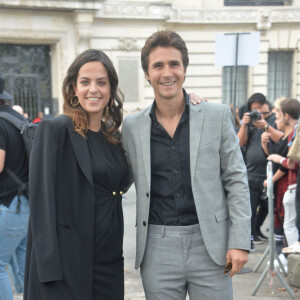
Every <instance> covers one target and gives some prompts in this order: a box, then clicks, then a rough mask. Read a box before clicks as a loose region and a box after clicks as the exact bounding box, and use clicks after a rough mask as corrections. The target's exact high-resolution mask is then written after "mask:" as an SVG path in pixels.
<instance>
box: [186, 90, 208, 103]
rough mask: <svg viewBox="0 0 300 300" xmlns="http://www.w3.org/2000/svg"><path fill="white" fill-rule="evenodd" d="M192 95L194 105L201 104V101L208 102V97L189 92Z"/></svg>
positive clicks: (191, 99) (191, 100)
mask: <svg viewBox="0 0 300 300" xmlns="http://www.w3.org/2000/svg"><path fill="white" fill-rule="evenodd" d="M189 96H190V102H191V103H192V104H193V105H197V104H200V103H201V102H203V101H205V102H207V100H206V99H203V98H202V97H200V96H198V95H196V94H194V93H191V94H189Z"/></svg>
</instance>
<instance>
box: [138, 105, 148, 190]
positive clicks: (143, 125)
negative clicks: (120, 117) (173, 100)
mask: <svg viewBox="0 0 300 300" xmlns="http://www.w3.org/2000/svg"><path fill="white" fill-rule="evenodd" d="M150 109H151V107H150V108H149V109H147V110H146V111H145V113H144V114H143V115H142V117H141V118H140V120H139V134H140V145H141V149H142V155H143V162H144V168H145V173H146V179H147V182H148V186H149V189H150V184H151V148H150V142H151V119H150V117H149V112H150Z"/></svg>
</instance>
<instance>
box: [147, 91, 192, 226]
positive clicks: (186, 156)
mask: <svg viewBox="0 0 300 300" xmlns="http://www.w3.org/2000/svg"><path fill="white" fill-rule="evenodd" d="M184 95H185V100H186V106H185V110H184V112H183V114H182V116H181V118H180V121H179V123H178V125H177V128H176V131H175V133H174V136H173V138H171V137H170V136H169V134H168V133H167V132H166V130H165V129H164V128H163V127H162V126H161V125H160V124H159V123H158V121H157V118H156V115H155V109H156V102H155V100H154V102H153V105H152V109H151V112H150V118H151V120H152V126H151V201H150V214H149V224H156V225H171V226H185V225H193V224H197V223H198V218H197V213H196V207H195V202H194V198H193V193H192V187H191V174H190V151H189V150H190V146H189V145H190V143H189V133H190V129H189V97H188V95H187V94H186V93H185V91H184Z"/></svg>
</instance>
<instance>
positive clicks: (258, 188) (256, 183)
mask: <svg viewBox="0 0 300 300" xmlns="http://www.w3.org/2000/svg"><path fill="white" fill-rule="evenodd" d="M264 180H265V179H264V178H258V177H251V176H248V182H249V190H250V202H251V211H252V217H251V235H253V236H255V235H256V234H257V229H258V228H259V227H260V226H261V225H262V224H263V222H264V220H265V218H266V216H267V214H268V206H267V205H266V203H263V202H262V201H261V200H260V197H261V194H262V192H263V188H264V186H263V183H264ZM259 205H260V210H259V212H257V208H258V206H259Z"/></svg>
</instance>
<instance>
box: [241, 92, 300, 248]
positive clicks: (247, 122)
mask: <svg viewBox="0 0 300 300" xmlns="http://www.w3.org/2000/svg"><path fill="white" fill-rule="evenodd" d="M299 117H300V102H299V101H298V100H297V99H290V98H285V97H281V98H279V99H276V100H275V102H274V106H273V107H272V105H271V104H270V102H268V101H267V99H266V97H265V96H264V95H263V94H261V93H255V94H253V95H252V96H251V97H250V98H249V99H248V102H247V107H246V112H244V113H243V115H242V116H241V120H240V128H239V130H238V133H237V135H238V137H239V139H240V141H239V143H240V146H241V147H242V151H243V153H244V159H245V163H246V166H247V174H248V182H249V189H250V200H251V209H252V218H251V249H252V251H254V244H256V243H262V242H263V240H265V239H267V237H266V236H265V235H264V234H263V233H262V232H261V229H260V228H261V226H262V224H263V222H264V220H265V218H266V216H267V214H268V198H267V195H266V187H267V179H266V166H267V162H268V160H271V161H273V163H274V164H273V180H272V181H273V184H274V196H275V197H274V214H275V219H274V228H275V234H276V244H277V250H278V252H279V253H280V252H281V251H282V252H284V253H298V252H300V243H299V241H300V239H299V234H300V233H299V232H298V230H297V222H299V220H298V218H300V215H298V216H297V214H296V188H297V184H296V183H297V172H298V168H299V162H292V161H289V160H288V159H287V155H288V150H289V147H290V146H291V144H292V142H293V139H294V138H295V136H296V135H295V134H296V130H297V126H298V122H299V121H298V120H299ZM298 197H299V195H298ZM282 248H283V249H282Z"/></svg>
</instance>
